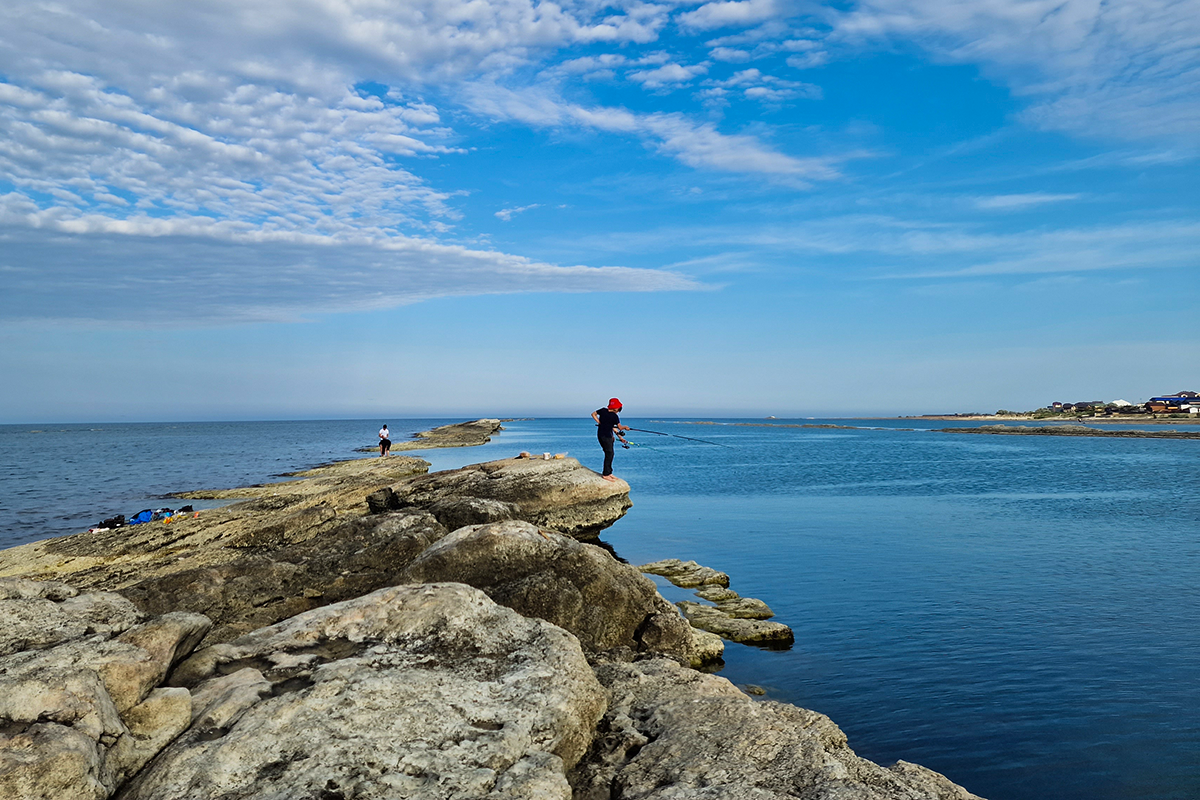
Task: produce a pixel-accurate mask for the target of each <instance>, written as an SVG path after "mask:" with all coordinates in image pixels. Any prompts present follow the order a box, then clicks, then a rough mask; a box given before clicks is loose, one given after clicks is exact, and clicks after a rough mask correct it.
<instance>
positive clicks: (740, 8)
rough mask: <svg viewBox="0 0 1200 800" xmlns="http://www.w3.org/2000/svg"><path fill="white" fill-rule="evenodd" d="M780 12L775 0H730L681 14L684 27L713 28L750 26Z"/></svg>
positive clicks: (679, 19) (709, 4)
mask: <svg viewBox="0 0 1200 800" xmlns="http://www.w3.org/2000/svg"><path fill="white" fill-rule="evenodd" d="M778 13H779V8H778V6H777V5H776V3H775V0H730V1H729V2H716V3H705V4H704V5H702V6H700V7H699V8H697V9H696V10H695V11H689V12H687V13H684V14H680V15H679V17H678V21H679V24H680V25H681V26H683V27H684V28H691V29H696V30H711V29H713V28H724V27H731V26H748V25H754V24H756V23H759V22H762V21H764V20H768V19H771V18H772V17H775V16H776V15H777V14H778Z"/></svg>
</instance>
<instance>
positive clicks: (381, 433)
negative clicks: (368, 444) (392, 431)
mask: <svg viewBox="0 0 1200 800" xmlns="http://www.w3.org/2000/svg"><path fill="white" fill-rule="evenodd" d="M379 438H380V439H390V438H392V437H391V436H389V435H388V429H387V428H380V429H379Z"/></svg>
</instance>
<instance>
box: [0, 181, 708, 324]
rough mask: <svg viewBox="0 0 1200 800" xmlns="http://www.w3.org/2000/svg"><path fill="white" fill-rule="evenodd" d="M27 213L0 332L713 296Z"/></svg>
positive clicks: (2, 296) (229, 229) (634, 272)
mask: <svg viewBox="0 0 1200 800" xmlns="http://www.w3.org/2000/svg"><path fill="white" fill-rule="evenodd" d="M3 200H4V198H0V203H2V201H3ZM22 202H23V201H22V200H21V199H20V198H18V199H17V201H16V204H15V205H16V208H13V207H11V206H10V207H9V208H8V209H7V211H5V210H4V209H5V206H3V205H0V242H3V247H0V320H20V319H31V318H43V319H91V320H108V321H111V322H116V323H124V324H129V325H133V326H142V325H156V326H164V325H165V326H172V325H177V326H182V325H192V324H195V323H197V322H199V323H215V324H221V323H229V322H246V321H283V320H296V319H302V318H304V317H305V316H308V315H312V314H322V313H329V312H344V311H356V310H365V309H377V308H389V307H393V306H397V305H402V304H405V303H413V302H418V301H421V300H425V299H429V298H432V297H444V296H452V295H468V294H510V293H519V292H591V291H622V292H641V291H672V290H676V291H677V290H694V289H703V288H706V287H704V286H703V285H701V284H698V283H696V282H695V281H693V280H691V279H690V278H688V277H686V276H684V275H681V274H679V273H677V272H672V271H667V270H653V269H632V268H628V267H588V266H559V265H555V264H547V263H544V262H538V261H534V260H531V259H527V258H522V257H519V256H513V255H509V254H506V253H500V252H495V251H490V250H477V249H471V248H469V247H464V246H461V245H452V244H445V243H440V242H437V241H433V240H430V239H424V238H415V237H400V236H388V237H370V236H363V235H357V236H322V235H314V234H298V233H290V232H273V233H271V232H265V231H262V230H256V229H251V228H249V227H248V226H245V225H235V224H232V223H227V222H218V221H214V220H211V219H205V218H190V219H173V220H161V219H152V218H148V217H138V218H133V219H127V220H113V219H109V218H106V217H100V216H90V217H76V218H61V215H55V214H50V213H48V212H40V213H38V214H35V215H32V217H31V216H29V215H25V214H22V213H21V211H22V210H24V211H26V212H27V211H28V208H27V207H25V208H24V209H22V208H21V205H22ZM14 212H15V213H14ZM45 232H51V233H53V235H52V236H49V237H48V236H45V235H43V234H44V233H45Z"/></svg>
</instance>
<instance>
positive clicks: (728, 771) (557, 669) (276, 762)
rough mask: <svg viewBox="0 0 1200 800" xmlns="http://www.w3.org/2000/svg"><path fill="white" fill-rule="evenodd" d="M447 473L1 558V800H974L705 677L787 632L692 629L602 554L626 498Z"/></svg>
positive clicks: (551, 476)
mask: <svg viewBox="0 0 1200 800" xmlns="http://www.w3.org/2000/svg"><path fill="white" fill-rule="evenodd" d="M425 466H426V465H425V464H424V462H420V461H417V460H415V459H407V458H404V457H395V458H386V459H382V458H374V459H362V460H359V461H355V462H347V463H346V464H339V465H330V466H328V467H323V468H319V469H317V470H312V471H309V472H307V473H305V474H303V476H302V477H301V479H300V480H297V481H292V482H288V483H282V484H272V485H270V486H264V487H251V488H248V489H242V490H232V491H229V492H227V493H223V494H222V496H226V497H230V498H241V499H243V502H240V503H236V504H234V505H230V506H227V507H225V508H222V509H217V510H213V511H209V512H204V513H202V514H201V515H200V516H199V517H198V518H191V519H184V520H182V521H176V522H172V523H170V524H166V525H161V524H154V523H151V524H146V525H142V526H137V527H135V528H132V529H118V530H116V531H108V532H101V533H97V534H79V535H76V536H71V537H63V538H62V539H56V540H48V541H44V542H36V543H33V544H30V545H24V546H22V547H18V548H14V549H12V550H8V551H4V552H0V575H10V576H21V577H9V578H0V797H2V798H4V800H10V799H11V800H43V799H44V800H51V798H52V799H53V800H105V799H106V798H109V797H114V798H116V800H184V798H186V799H187V800H232V798H239V800H256V799H261V800H268V798H269V799H270V800H281V799H282V798H312V799H313V800H315V799H316V798H320V799H321V800H348V799H349V798H355V799H356V800H376V799H378V800H384V798H394V797H410V798H419V799H420V800H425V799H426V798H428V800H450V799H451V798H453V799H454V800H475V799H476V798H492V799H493V800H524V799H525V798H537V799H538V800H541V798H547V799H549V800H553V799H554V798H559V799H560V800H567V798H576V799H578V800H590V799H591V798H596V800H599V799H600V798H611V799H615V800H635V798H636V799H641V798H646V799H647V800H649V799H650V798H655V799H656V800H670V799H672V798H688V799H689V800H691V799H692V798H714V800H715V799H716V798H739V800H740V799H741V798H748V800H766V799H767V798H772V799H773V798H779V799H780V800H782V798H785V797H796V796H802V797H813V798H829V799H830V800H832V798H835V797H836V798H847V799H849V798H857V799H858V800H876V799H877V798H878V799H879V800H883V798H888V800H892V799H893V798H894V799H896V800H908V799H909V798H912V800H916V799H917V798H921V799H922V800H970V799H971V798H973V797H974V796H973V795H970V794H969V793H967V792H966V791H965V790H963V789H961V787H958V786H956V785H954V784H952V783H951V782H950V781H949V780H947V779H946V778H944V777H942V776H940V775H937V774H936V773H932V772H930V771H928V770H925V769H923V768H921V767H917V766H915V765H911V764H905V763H904V762H901V763H899V764H897V765H895V766H893V767H891V768H887V769H885V768H883V767H879V766H877V765H875V764H873V763H871V762H869V761H865V760H863V759H860V758H858V757H857V756H855V755H854V753H853V752H851V751H850V749H849V747H848V746H847V744H846V740H845V737H844V735H842V733H841V731H839V730H838V729H837V727H836V726H834V725H833V723H832V722H830V721H829V720H828V719H827V718H825V717H823V716H821V715H820V714H816V713H814V712H811V711H805V710H803V709H799V708H795V707H793V706H787V705H783V704H778V703H770V702H757V701H753V700H751V699H750V698H749V697H747V696H746V695H745V694H744V693H743V692H742V691H739V690H738V689H737V688H736V687H734V686H733V685H732V684H730V683H729V682H728V681H726V680H724V679H723V678H719V677H715V676H705V675H701V674H700V673H698V672H696V671H694V670H692V669H689V668H688V667H686V666H683V665H684V664H689V663H690V664H693V665H697V664H700V663H702V662H703V661H705V660H706V659H710V660H711V659H714V658H719V657H720V651H721V648H722V647H723V643H722V641H721V639H720V638H719V637H716V636H714V635H712V634H709V633H703V632H699V631H696V630H695V629H694V627H693V626H695V627H705V625H704V624H703V623H702V621H701V620H700V618H701V617H703V616H704V615H706V614H707V615H716V616H717V617H720V619H722V620H725V622H723V623H721V624H723V625H727V626H728V625H735V626H741V627H739V628H737V629H736V630H734V629H728V630H727V629H724V628H720V627H719V626H716V628H715V629H717V630H719V631H720V632H721V633H722V635H724V636H727V637H729V638H741V639H743V640H750V641H759V642H767V643H778V642H780V641H782V636H781V634H780V633H779V631H780V630H781V629H782V630H785V631H787V637H788V641H790V637H791V631H790V629H787V628H786V626H783V625H779V624H778V623H774V622H766V621H764V620H763V619H740V618H735V617H733V616H730V615H729V614H727V613H722V612H721V611H719V610H718V608H714V607H712V606H701V605H700V604H696V603H691V604H687V603H684V604H681V605H682V606H683V607H684V609H685V612H686V613H688V615H689V617H691V620H692V624H691V625H689V624H688V622H687V621H685V620H684V619H683V617H681V616H680V614H679V612H678V611H677V610H676V608H675V607H674V606H672V605H671V604H669V603H668V602H667V601H666V600H664V599H663V598H662V596H661V595H659V594H658V592H657V591H656V590H655V587H654V584H653V582H652V581H650V580H649V579H648V578H646V577H644V576H643V575H641V574H640V573H639V571H638V570H637V569H635V568H634V567H631V566H629V565H627V564H624V563H622V562H620V561H618V560H617V559H616V558H614V557H613V555H612V554H611V553H610V552H608V551H606V550H604V549H602V548H600V547H596V546H593V545H591V544H588V543H586V542H581V541H578V539H581V538H587V537H589V536H594V533H595V531H596V530H598V529H600V528H602V527H604V526H606V525H608V524H611V522H612V521H614V520H616V519H618V518H619V517H620V516H621V515H622V514H623V513H624V512H625V510H626V509H627V508H629V505H630V503H629V499H628V490H629V487H628V486H627V485H625V484H624V482H621V481H617V482H611V483H610V482H608V481H603V480H600V478H599V476H597V475H596V474H595V473H593V472H591V471H590V470H586V469H584V468H582V467H581V466H580V465H579V464H578V462H576V461H574V459H561V460H548V461H543V460H540V459H532V460H531V459H507V460H503V461H495V462H490V463H488V464H479V465H475V466H473V467H467V468H464V469H462V470H452V471H449V472H446V473H438V474H434V475H428V476H425V475H419V474H414V473H419V472H422V471H423V470H424V468H425ZM214 494H215V493H214ZM368 496H370V497H372V498H373V500H372V501H371V502H370V508H369V507H368V502H367V500H366V498H367V497H368ZM668 567H669V568H670V569H671V570H674V571H673V572H671V574H672V575H673V576H674V577H673V578H672V580H676V581H681V582H684V583H687V584H689V585H691V586H700V587H702V588H701V590H700V593H701V594H702V595H703V596H705V597H707V598H708V599H710V600H711V601H712V602H714V603H717V605H718V607H720V606H724V607H725V608H726V610H727V611H728V612H731V613H737V614H741V615H742V616H750V617H762V616H766V615H769V614H770V609H767V608H766V606H765V604H762V603H761V602H760V601H754V600H752V599H749V598H741V597H739V596H738V595H737V594H736V593H735V592H732V591H731V590H729V589H728V588H725V587H727V586H728V583H729V579H728V576H727V575H724V574H723V573H718V572H716V571H715V570H709V569H707V568H703V567H700V566H699V565H697V564H695V563H694V562H689V563H686V564H685V563H682V562H675V563H674V564H672V565H668ZM680 568H681V569H680ZM30 577H38V578H42V579H45V578H65V579H67V580H68V581H69V582H70V584H73V585H74V586H72V585H68V584H67V583H63V582H57V581H47V582H43V581H38V580H29V579H28V578H30ZM78 587H83V588H84V589H85V590H86V591H84V592H82V593H81V592H79V591H78V590H77V588H78ZM691 606H695V608H691ZM196 612H202V613H203V616H202V615H201V614H200V613H196ZM210 620H211V622H210ZM210 625H211V627H210ZM709 627H710V629H713V628H714V626H712V625H710V626H709ZM739 631H742V632H741V633H739ZM745 631H751V632H752V633H751V634H744V632H745ZM764 631H765V633H764ZM198 643H199V646H201V647H202V648H203V649H200V650H196V651H194V652H192V651H193V648H194V647H196V646H198Z"/></svg>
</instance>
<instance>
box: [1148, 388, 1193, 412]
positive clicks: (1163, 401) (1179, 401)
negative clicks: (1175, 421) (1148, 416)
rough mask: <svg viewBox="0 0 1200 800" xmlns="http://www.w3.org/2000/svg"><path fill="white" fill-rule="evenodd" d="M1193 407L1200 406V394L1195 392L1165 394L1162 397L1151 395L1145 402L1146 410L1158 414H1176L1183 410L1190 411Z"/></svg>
mask: <svg viewBox="0 0 1200 800" xmlns="http://www.w3.org/2000/svg"><path fill="white" fill-rule="evenodd" d="M1193 408H1200V394H1197V393H1196V392H1176V393H1175V394H1165V395H1163V396H1162V397H1151V398H1150V399H1149V400H1148V401H1147V402H1146V410H1147V411H1153V412H1156V413H1159V414H1176V413H1179V412H1183V411H1187V412H1191V411H1192V409H1193Z"/></svg>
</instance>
